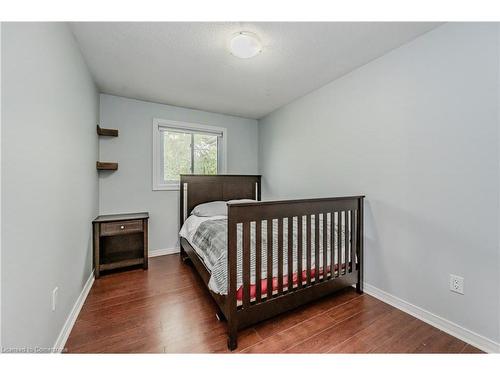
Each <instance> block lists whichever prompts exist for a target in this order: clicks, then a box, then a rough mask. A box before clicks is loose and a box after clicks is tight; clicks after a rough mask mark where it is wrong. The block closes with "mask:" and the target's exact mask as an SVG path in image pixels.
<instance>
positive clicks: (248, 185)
mask: <svg viewBox="0 0 500 375" xmlns="http://www.w3.org/2000/svg"><path fill="white" fill-rule="evenodd" d="M260 179H261V176H260V175H193V174H181V184H180V205H179V208H180V226H182V224H184V220H185V218H186V217H187V215H188V214H189V213H190V212H191V211H192V209H193V208H194V207H196V206H197V205H199V204H201V203H206V202H212V201H228V200H231V199H256V200H258V201H260Z"/></svg>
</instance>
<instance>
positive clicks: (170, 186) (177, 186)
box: [153, 183, 180, 191]
mask: <svg viewBox="0 0 500 375" xmlns="http://www.w3.org/2000/svg"><path fill="white" fill-rule="evenodd" d="M164 190H167V191H168V190H170V191H179V190H180V183H178V184H168V185H157V186H153V191H164Z"/></svg>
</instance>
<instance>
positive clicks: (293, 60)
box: [71, 22, 439, 119]
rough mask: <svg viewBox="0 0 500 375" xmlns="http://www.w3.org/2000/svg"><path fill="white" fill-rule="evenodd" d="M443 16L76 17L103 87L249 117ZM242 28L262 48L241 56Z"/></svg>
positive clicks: (419, 31) (319, 83) (89, 60)
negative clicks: (420, 19)
mask: <svg viewBox="0 0 500 375" xmlns="http://www.w3.org/2000/svg"><path fill="white" fill-rule="evenodd" d="M438 25H439V23H429V22H426V23H403V22H402V23H383V22H381V23H373V22H366V23H361V22H353V23H339V22H331V23H298V22H287V23H283V22H272V23H268V22H264V23H236V22H234V23H227V22H224V23H196V22H186V23H175V22H161V23H151V22H135V23H132V22H125V23H113V22H102V23H99V22H95V23H72V24H71V27H72V30H73V32H74V34H75V36H76V38H77V40H78V42H79V44H80V46H81V49H82V52H83V55H84V57H85V59H86V61H87V63H88V65H89V67H90V70H91V72H92V74H93V76H94V79H95V80H96V83H97V86H98V87H99V89H100V90H101V92H103V93H107V94H113V95H119V96H125V97H129V98H135V99H141V100H147V101H152V102H157V103H165V104H172V105H177V106H182V107H188V108H196V109H201V110H206V111H212V112H220V113H226V114H232V115H238V116H243V117H250V118H257V119H258V118H261V117H263V116H265V115H266V114H268V113H270V112H272V111H274V110H275V109H277V108H279V107H281V106H282V105H284V104H287V103H289V102H291V101H292V100H294V99H296V98H298V97H300V96H303V95H304V94H306V93H308V92H310V91H312V90H314V89H316V88H318V87H320V86H323V85H325V84H326V83H328V82H330V81H332V80H334V79H336V78H338V77H340V76H342V75H344V74H346V73H347V72H349V71H351V70H353V69H355V68H357V67H359V66H361V65H363V64H366V63H367V62H369V61H371V60H373V59H375V58H377V57H379V56H381V55H383V54H384V53H386V52H388V51H390V50H391V49H394V48H396V47H398V46H400V45H402V44H404V43H406V42H408V41H410V40H412V39H413V38H415V37H417V36H418V35H420V34H423V33H425V32H427V31H429V30H431V29H433V28H435V27H437V26H438ZM238 31H251V32H254V33H255V34H257V35H258V36H259V37H260V39H261V41H262V43H263V51H262V53H261V54H259V55H257V56H256V57H254V58H251V59H239V58H236V57H234V56H232V55H231V54H230V53H229V50H228V43H229V40H230V38H231V36H232V35H233V34H234V33H236V32H238Z"/></svg>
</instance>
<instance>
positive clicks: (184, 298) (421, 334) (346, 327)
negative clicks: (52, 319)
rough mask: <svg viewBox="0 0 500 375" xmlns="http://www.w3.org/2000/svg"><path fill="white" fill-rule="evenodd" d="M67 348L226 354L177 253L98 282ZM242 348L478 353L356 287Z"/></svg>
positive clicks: (244, 336)
mask: <svg viewBox="0 0 500 375" xmlns="http://www.w3.org/2000/svg"><path fill="white" fill-rule="evenodd" d="M66 349H67V352H69V353H146V352H152V353H161V352H175V353H224V352H228V350H227V347H226V327H225V323H223V322H219V321H218V320H217V319H216V318H215V305H214V303H213V302H212V300H211V297H210V295H209V294H208V292H207V291H206V288H205V286H204V285H203V283H202V281H201V280H200V279H199V278H198V276H197V274H196V273H195V272H194V270H193V269H191V266H190V265H189V264H183V263H181V262H180V261H179V256H178V255H167V256H162V257H157V258H152V259H150V263H149V270H148V271H143V270H142V269H137V270H132V271H128V272H122V273H115V274H112V275H108V276H103V277H102V278H100V279H99V280H96V281H95V283H94V285H93V287H92V290H91V291H90V293H89V295H88V297H87V300H86V301H85V304H84V306H83V308H82V311H81V312H80V315H79V317H78V319H77V321H76V323H75V325H74V327H73V330H72V331H71V334H70V336H69V339H68V341H67V343H66ZM237 351H239V352H245V353H280V352H287V353H306V352H309V353H369V352H375V353H479V352H480V351H479V350H478V349H476V348H474V347H472V346H470V345H468V344H466V343H464V342H463V341H460V340H458V339H456V338H454V337H452V336H450V335H448V334H446V333H444V332H442V331H440V330H438V329H436V328H434V327H432V326H430V325H428V324H426V323H424V322H422V321H420V320H418V319H416V318H414V317H412V316H410V315H408V314H406V313H404V312H402V311H400V310H397V309H395V308H394V307H391V306H389V305H387V304H385V303H383V302H381V301H379V300H377V299H375V298H373V297H371V296H369V295H367V294H364V295H358V294H356V293H355V291H354V289H349V290H345V291H342V292H339V293H337V294H335V295H332V296H330V297H327V298H324V299H321V300H319V301H316V302H314V303H311V304H309V305H307V306H304V307H301V308H298V309H296V310H294V311H291V312H289V313H286V314H283V315H281V316H279V317H276V318H274V319H270V320H268V321H265V322H263V323H260V324H258V325H256V326H254V327H251V328H249V329H246V330H244V331H242V332H241V333H240V336H239V341H238V350H237Z"/></svg>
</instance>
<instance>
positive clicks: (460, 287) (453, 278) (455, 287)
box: [450, 275, 464, 294]
mask: <svg viewBox="0 0 500 375" xmlns="http://www.w3.org/2000/svg"><path fill="white" fill-rule="evenodd" d="M450 290H451V291H452V292H455V293H459V294H464V278H463V277H461V276H457V275H450Z"/></svg>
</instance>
